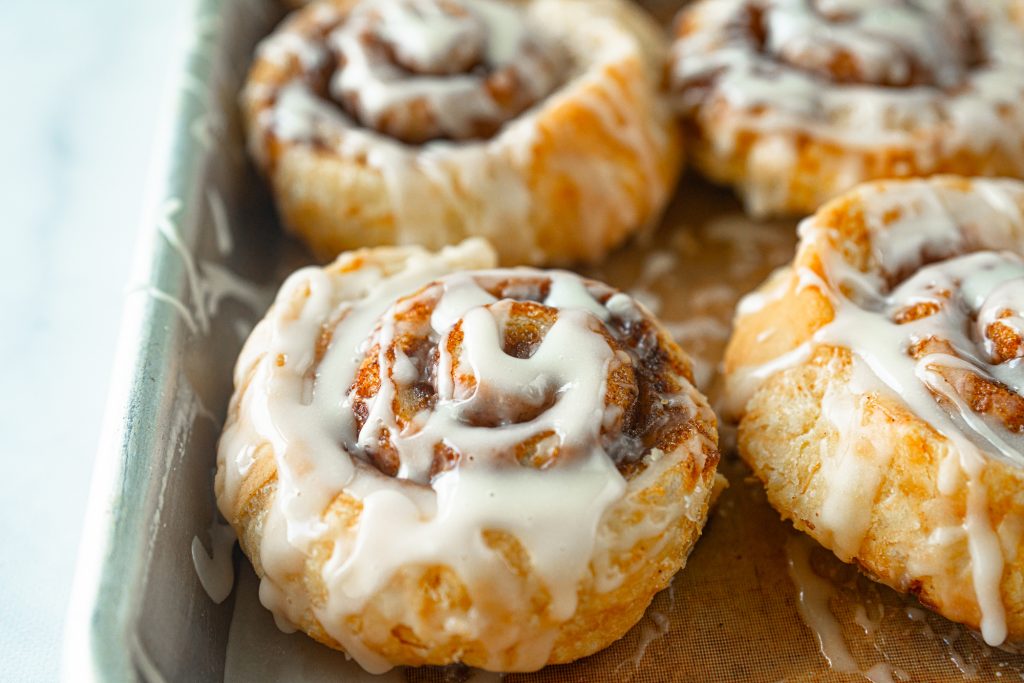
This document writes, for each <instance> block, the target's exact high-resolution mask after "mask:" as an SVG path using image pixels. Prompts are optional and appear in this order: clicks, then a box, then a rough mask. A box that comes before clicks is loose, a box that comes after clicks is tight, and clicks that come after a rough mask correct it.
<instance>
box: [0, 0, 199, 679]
mask: <svg viewBox="0 0 1024 683" xmlns="http://www.w3.org/2000/svg"><path fill="white" fill-rule="evenodd" d="M181 5H182V3H178V2H175V0H144V1H142V2H139V1H138V0H56V1H55V2H48V3H35V2H17V1H14V0H9V1H5V2H0V64H2V65H3V68H2V69H0V93H2V94H0V151H2V154H3V160H2V161H0V202H2V203H0V206H2V207H3V214H2V215H0V235H2V241H0V245H2V249H3V252H2V253H3V254H4V256H5V257H4V258H3V259H2V263H3V265H2V267H0V273H2V275H0V311H2V315H3V322H2V323H0V362H2V363H3V369H2V371H0V377H2V381H0V435H2V438H3V440H4V442H3V446H2V447H0V672H3V673H0V679H3V680H7V681H19V682H27V681H50V680H55V679H56V678H57V676H58V669H59V666H60V649H61V638H62V630H63V625H64V615H65V611H66V609H67V601H68V597H69V593H70V590H71V579H72V574H73V572H74V564H75V558H76V555H77V550H78V542H79V537H80V532H81V526H82V520H83V512H84V509H85V502H86V497H87V495H88V488H89V478H90V474H91V472H92V462H93V457H94V454H95V450H96V445H97V441H98V438H99V431H100V423H101V419H102V415H103V412H104V405H105V397H106V392H107V384H108V378H109V375H110V369H111V366H112V363H113V361H114V358H113V354H114V340H115V338H116V334H117V329H118V324H119V319H120V312H121V303H122V299H123V293H124V288H125V285H126V282H127V280H128V271H129V263H130V260H131V255H132V252H133V246H134V242H135V235H136V232H137V227H138V224H139V219H140V213H141V210H142V194H143V188H144V185H145V180H146V176H147V170H148V159H149V153H150V149H151V146H152V136H153V132H154V130H155V127H156V122H157V118H158V116H159V115H160V103H161V98H162V95H163V92H162V86H163V83H164V82H165V80H166V74H167V70H168V68H169V64H170V57H171V50H172V49H173V45H174V35H175V31H176V30H177V27H178V26H179V25H180V21H179V20H180V15H181V12H182V7H181Z"/></svg>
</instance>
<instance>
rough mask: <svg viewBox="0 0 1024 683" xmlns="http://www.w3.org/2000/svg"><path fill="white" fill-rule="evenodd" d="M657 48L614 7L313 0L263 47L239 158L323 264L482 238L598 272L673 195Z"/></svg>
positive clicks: (626, 8) (650, 34)
mask: <svg viewBox="0 0 1024 683" xmlns="http://www.w3.org/2000/svg"><path fill="white" fill-rule="evenodd" d="M666 51H667V41H666V40H665V38H664V36H663V35H661V32H660V31H659V30H658V28H657V26H655V25H654V24H653V22H652V21H651V20H650V19H649V18H647V17H646V16H645V15H644V14H643V13H642V11H641V10H639V9H638V8H636V7H635V6H633V5H632V4H631V3H629V2H627V1H626V0H601V1H600V2H590V1H589V0H523V1H520V2H508V1H505V0H373V1H371V0H361V1H357V0H325V1H323V2H318V3H313V4H311V5H310V6H308V7H306V8H304V9H302V10H300V11H299V12H297V13H295V14H294V15H292V16H291V17H290V18H289V19H288V20H287V21H286V22H285V24H284V25H283V26H282V27H280V28H279V29H278V30H277V31H275V33H274V34H273V35H272V36H270V37H269V38H268V39H267V40H266V41H264V42H263V44H261V46H260V47H259V49H258V51H257V55H256V61H255V64H254V65H253V67H252V71H251V72H250V74H249V79H248V82H247V85H246V88H245V90H244V93H243V96H242V104H243V110H244V116H245V120H246V122H247V124H248V126H247V127H248V138H249V147H250V149H251V151H252V153H253V155H254V157H255V159H256V160H257V163H258V165H259V166H260V167H261V169H262V170H263V171H264V172H265V174H266V176H267V177H268V178H269V180H270V184H271V186H272V188H273V191H274V194H275V196H276V199H277V206H278V209H279V213H280V215H281V218H282V220H283V222H284V224H285V225H286V226H287V227H288V228H289V229H290V230H291V231H292V232H294V233H295V234H296V235H298V236H299V237H300V238H301V239H302V240H303V241H305V242H306V243H307V244H308V245H309V247H310V248H311V249H312V250H313V251H314V253H315V254H317V255H318V256H320V257H324V258H327V257H331V256H334V255H336V254H337V253H339V252H340V251H342V250H345V249H351V248H356V247H361V246H374V245H387V244H410V243H415V244H422V245H425V246H427V247H430V248H438V247H440V246H443V245H445V244H453V243H456V242H458V241H460V240H462V239H463V238H465V237H467V236H472V235H479V236H483V237H488V238H490V239H491V241H492V242H493V243H494V244H495V245H496V247H497V249H498V252H499V256H500V258H501V260H502V261H503V262H505V263H509V264H517V263H532V264H540V263H552V262H560V263H562V262H573V261H594V260H597V259H600V258H601V257H602V256H603V255H604V254H606V253H607V252H608V251H609V250H610V249H611V248H613V247H615V246H616V245H618V244H620V243H621V242H622V241H623V240H625V239H626V238H627V237H628V236H629V235H631V234H633V233H635V232H636V231H638V230H640V229H641V228H643V227H644V226H648V225H651V224H653V222H654V221H655V220H656V219H657V217H658V216H659V215H660V213H661V210H662V208H663V207H664V205H665V202H666V201H667V199H668V196H669V193H670V192H671V190H672V188H673V186H674V183H675V180H676V177H677V174H678V170H679V166H680V162H681V161H680V147H679V140H678V134H677V132H676V130H675V125H674V124H673V123H672V115H671V112H670V111H669V107H668V106H667V104H666V101H665V98H664V97H663V94H662V93H661V92H660V91H659V86H660V83H661V76H660V69H661V64H662V63H663V60H664V58H665V53H666Z"/></svg>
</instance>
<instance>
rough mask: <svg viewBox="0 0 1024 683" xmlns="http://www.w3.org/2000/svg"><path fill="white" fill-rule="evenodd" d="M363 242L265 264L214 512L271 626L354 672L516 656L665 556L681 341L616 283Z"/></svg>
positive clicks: (554, 640)
mask: <svg viewBox="0 0 1024 683" xmlns="http://www.w3.org/2000/svg"><path fill="white" fill-rule="evenodd" d="M494 260H495V257H494V254H493V252H492V251H491V250H490V248H489V247H487V246H486V245H485V244H484V243H482V242H479V241H476V242H474V241H470V242H466V243H464V244H463V245H461V246H459V247H450V248H447V249H446V250H444V251H442V252H440V253H438V254H432V253H429V252H426V251H424V250H422V249H419V248H413V247H408V248H390V249H386V248H378V249H375V250H363V251H358V252H352V253H348V254H345V255H343V256H342V257H341V258H340V259H338V261H336V262H335V263H334V264H332V265H331V266H329V267H327V268H326V269H321V268H306V269H303V270H300V271H298V272H297V273H296V274H294V275H293V276H292V277H291V278H290V279H289V280H288V281H287V282H286V283H285V285H284V287H283V288H282V290H281V293H280V294H279V296H278V299H277V302H276V304H275V305H274V307H273V308H272V309H271V311H270V312H269V313H268V315H267V317H266V318H265V319H264V321H263V322H261V323H260V324H259V326H257V328H256V330H255V331H254V332H253V334H252V337H251V338H250V339H249V341H248V342H247V344H246V346H245V348H244V350H243V352H242V355H241V356H240V358H239V361H238V365H237V369H236V375H235V382H236V394H235V397H234V398H233V400H232V404H231V408H230V411H229V417H228V423H227V426H226V428H225V431H224V435H223V437H222V440H221V445H220V450H219V453H218V475H217V494H218V502H219V505H220V508H221V511H222V512H223V513H224V515H225V517H226V518H227V519H228V520H229V521H230V522H231V523H232V524H233V525H234V526H235V528H236V530H237V531H238V533H239V538H240V541H241V544H242V548H243V549H244V550H245V552H246V553H247V554H248V555H249V557H250V558H251V559H252V561H253V564H254V566H255V567H256V570H257V572H258V573H259V575H260V576H261V579H262V583H261V589H260V597H261V599H262V601H263V603H264V605H266V606H267V607H268V608H270V609H271V610H273V611H274V613H275V615H276V616H277V617H278V618H279V620H280V622H281V623H283V624H290V625H294V626H295V627H298V628H301V629H303V630H305V631H306V632H307V633H309V634H310V635H311V636H312V637H314V638H316V639H317V640H319V641H321V642H323V643H326V644H327V645H330V646H332V647H335V648H339V649H342V650H344V651H345V652H347V653H348V654H350V655H351V656H352V657H354V658H355V659H356V660H357V661H358V662H359V663H360V664H361V665H363V666H364V667H365V668H367V669H368V670H371V671H382V670H385V669H387V668H389V667H390V666H393V665H397V664H411V665H417V664H447V663H451V662H462V663H465V664H469V665H472V666H478V667H483V668H487V669H491V670H498V671H522V670H532V669H537V668H539V667H541V666H543V665H545V664H547V663H557V662H566V661H571V660H574V659H576V658H579V657H582V656H585V655H588V654H591V653H593V652H595V651H597V650H599V649H601V648H603V647H605V646H606V645H608V644H609V643H611V642H612V641H614V640H615V639H617V638H619V637H620V636H621V635H622V634H623V633H625V632H626V630H628V629H629V628H630V627H631V626H632V625H633V624H634V623H636V621H637V620H639V618H640V617H641V616H642V614H643V611H644V609H645V608H646V606H647V605H648V604H649V603H650V601H651V599H652V598H653V596H654V594H655V593H656V592H657V591H659V590H661V589H662V588H664V587H665V586H666V585H667V584H668V581H669V580H670V578H671V576H672V575H673V574H674V573H675V571H677V570H678V569H679V568H680V567H682V565H683V564H684V563H685V560H686V556H687V554H688V553H689V550H690V548H691V547H692V545H693V543H694V542H695V541H696V538H697V537H698V535H699V533H700V530H701V527H702V526H703V523H704V520H705V519H706V515H707V507H708V504H709V498H710V495H711V490H712V488H713V484H714V478H715V467H716V465H717V462H718V451H717V433H716V429H715V419H714V415H713V414H712V413H711V411H710V408H709V407H708V405H707V402H706V400H705V399H704V398H703V396H702V395H701V394H700V393H699V392H698V391H697V390H696V389H695V388H694V386H693V384H692V380H691V370H690V363H689V360H688V359H687V357H686V356H685V354H684V353H683V352H682V351H681V350H680V349H679V348H678V347H677V346H676V345H675V343H674V342H672V341H671V339H670V338H669V336H668V335H667V333H665V331H664V330H663V329H662V328H661V326H660V325H659V324H658V323H657V322H656V321H655V320H654V319H653V318H652V317H651V316H650V314H649V313H647V312H646V311H645V310H644V309H643V308H642V307H640V306H639V305H638V304H637V303H636V302H635V301H633V300H632V299H631V298H630V297H628V296H627V295H625V294H621V293H618V292H616V291H615V290H613V289H611V288H609V287H607V286H605V285H602V284H600V283H597V282H594V281H590V280H585V279H583V278H580V277H579V276H576V275H573V274H571V273H566V272H557V271H555V272H552V271H539V270H529V269H517V270H500V269H496V270H467V269H475V268H490V267H492V266H493V265H494Z"/></svg>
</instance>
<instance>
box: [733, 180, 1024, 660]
mask: <svg viewBox="0 0 1024 683" xmlns="http://www.w3.org/2000/svg"><path fill="white" fill-rule="evenodd" d="M800 231H801V241H800V246H799V248H798V251H797V255H796V258H795V260H794V261H793V264H792V266H790V267H788V268H786V269H784V270H782V271H780V272H779V273H777V274H776V275H775V276H773V277H772V278H771V279H770V280H769V281H768V282H767V283H766V284H765V285H763V286H762V288H761V289H760V290H758V291H757V292H755V293H754V294H751V295H750V296H748V297H747V298H746V299H745V300H744V301H743V302H742V303H741V304H740V307H739V310H738V315H737V318H736V328H735V333H734V336H733V338H732V339H731V341H730V343H729V347H728V350H727V352H726V358H725V367H726V373H727V378H728V388H729V391H728V394H729V398H730V401H731V403H732V406H731V411H732V412H733V414H734V415H736V416H738V417H739V418H740V428H739V449H740V453H741V455H742V456H743V457H744V458H745V459H746V460H747V462H748V463H749V464H750V465H751V467H752V468H753V469H754V471H755V473H756V474H757V475H758V476H759V477H760V478H761V479H762V480H763V482H764V484H765V488H766V489H767V492H768V497H769V499H770V501H771V502H772V504H773V505H774V506H775V507H776V508H777V509H778V510H779V511H780V512H781V513H782V515H783V516H784V517H787V518H789V519H792V520H793V524H794V525H795V526H796V527H797V528H798V529H801V530H803V531H806V532H807V533H809V534H810V535H812V536H813V537H814V538H815V539H817V540H818V541H819V542H821V543H822V544H823V545H825V546H827V547H829V548H831V549H832V550H833V551H834V552H835V553H836V555H838V556H839V557H840V558H841V559H843V560H845V561H848V562H849V561H852V562H856V563H857V564H858V565H860V567H861V568H863V569H864V570H865V571H866V572H867V573H868V574H869V575H871V576H873V577H874V578H876V579H877V580H879V581H882V582H883V583H886V584H888V585H890V586H892V587H894V588H896V589H899V590H902V591H909V592H911V593H914V594H916V595H917V596H918V597H919V598H920V600H921V602H923V603H924V604H925V605H927V606H929V607H932V608H933V609H935V610H937V611H938V612H940V613H942V614H943V615H945V616H946V617H948V618H950V619H953V620H955V621H959V622H962V623H964V624H967V625H968V626H970V627H972V628H975V629H979V630H980V631H981V633H982V634H983V636H984V638H985V641H986V642H988V643H989V644H991V645H1003V646H1004V647H1009V646H1019V645H1020V644H1021V643H1022V642H1024V553H1021V552H1020V549H1021V541H1022V533H1024V433H1022V430H1024V374H1022V369H1021V368H1022V366H1021V358H1022V357H1024V317H1022V306H1024V257H1022V256H1024V184H1022V183H1020V182H1017V181H1006V180H965V179H959V178H953V177H939V178H935V179H932V180H916V181H889V182H878V183H875V184H868V185H864V186H861V187H860V188H858V189H856V190H854V191H852V192H850V193H849V194H846V195H844V196H842V197H840V198H838V199H836V200H834V201H832V202H830V203H829V204H827V205H826V206H825V207H824V208H822V209H821V210H820V211H819V212H818V213H817V214H815V215H814V216H813V217H812V218H809V219H807V220H806V221H805V222H804V223H803V224H802V225H801V228H800Z"/></svg>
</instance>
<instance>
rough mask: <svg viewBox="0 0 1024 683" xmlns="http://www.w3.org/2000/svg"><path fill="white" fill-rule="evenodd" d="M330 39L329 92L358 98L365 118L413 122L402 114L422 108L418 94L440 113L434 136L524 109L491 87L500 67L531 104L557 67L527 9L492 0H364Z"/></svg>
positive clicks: (467, 131)
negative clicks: (334, 61)
mask: <svg viewBox="0 0 1024 683" xmlns="http://www.w3.org/2000/svg"><path fill="white" fill-rule="evenodd" d="M328 44H329V45H330V47H331V49H332V50H333V51H334V52H335V53H336V54H337V56H338V60H339V63H340V67H339V68H338V69H337V70H336V71H335V74H334V76H333V78H332V81H331V85H330V89H331V92H332V94H333V95H334V96H335V97H336V98H337V99H338V100H339V101H344V102H350V103H353V107H352V108H353V109H354V110H355V114H356V118H358V119H359V121H360V122H362V123H364V124H366V125H369V126H370V127H372V128H376V129H378V130H379V129H381V128H382V126H383V125H385V124H386V123H387V124H389V125H390V126H391V128H389V129H396V130H406V129H407V128H408V126H409V125H411V124H410V123H409V122H402V121H401V120H400V119H399V120H396V117H401V116H403V115H405V116H408V115H410V114H413V113H416V114H418V113H419V112H418V111H417V112H414V111H413V109H412V108H411V104H412V103H413V102H415V101H421V102H424V103H426V106H427V107H428V108H429V109H430V111H431V113H432V114H433V117H434V124H435V126H436V130H435V132H436V133H437V134H436V135H431V136H429V137H452V138H455V139H465V138H469V137H474V125H475V124H476V122H478V121H498V122H499V123H500V122H501V121H502V120H503V119H504V118H506V115H509V114H510V115H514V114H515V113H517V112H516V111H515V109H512V110H510V111H506V107H505V105H504V104H502V103H501V102H500V101H499V100H498V99H496V98H495V97H494V96H493V94H492V93H491V91H490V90H489V89H488V87H487V83H488V81H489V80H490V79H491V77H492V74H493V73H494V72H496V71H501V70H507V73H506V74H504V75H503V76H502V78H503V79H504V82H505V83H509V82H512V83H514V84H515V87H516V88H517V89H518V92H519V100H517V101H521V102H523V103H532V102H536V101H537V100H539V99H540V98H542V97H544V96H545V95H547V94H548V93H549V92H550V91H551V90H552V89H553V88H554V87H555V85H556V80H557V77H558V72H559V71H560V69H559V68H557V66H556V62H557V61H558V60H557V59H556V58H555V57H556V55H557V51H556V50H555V49H554V48H553V47H552V46H550V45H538V44H537V39H536V36H535V35H534V34H532V33H531V32H530V31H529V27H528V26H527V25H526V23H525V22H524V21H523V16H522V13H521V12H519V11H518V10H517V9H516V8H514V7H513V6H511V5H507V4H503V3H501V2H496V1H495V0H454V1H452V0H449V2H447V3H444V4H442V3H439V2H437V0H378V1H376V2H372V3H371V2H363V3H360V4H357V5H356V6H355V8H354V9H353V10H352V11H351V13H350V14H349V15H348V16H347V17H346V18H345V20H344V21H343V22H342V23H341V24H340V25H339V26H338V27H337V28H336V29H334V30H333V31H332V32H331V33H330V35H329V36H328ZM304 50H308V48H305V49H304ZM304 50H303V51H304ZM303 51H300V52H299V54H302V53H303ZM516 108H519V107H516Z"/></svg>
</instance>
